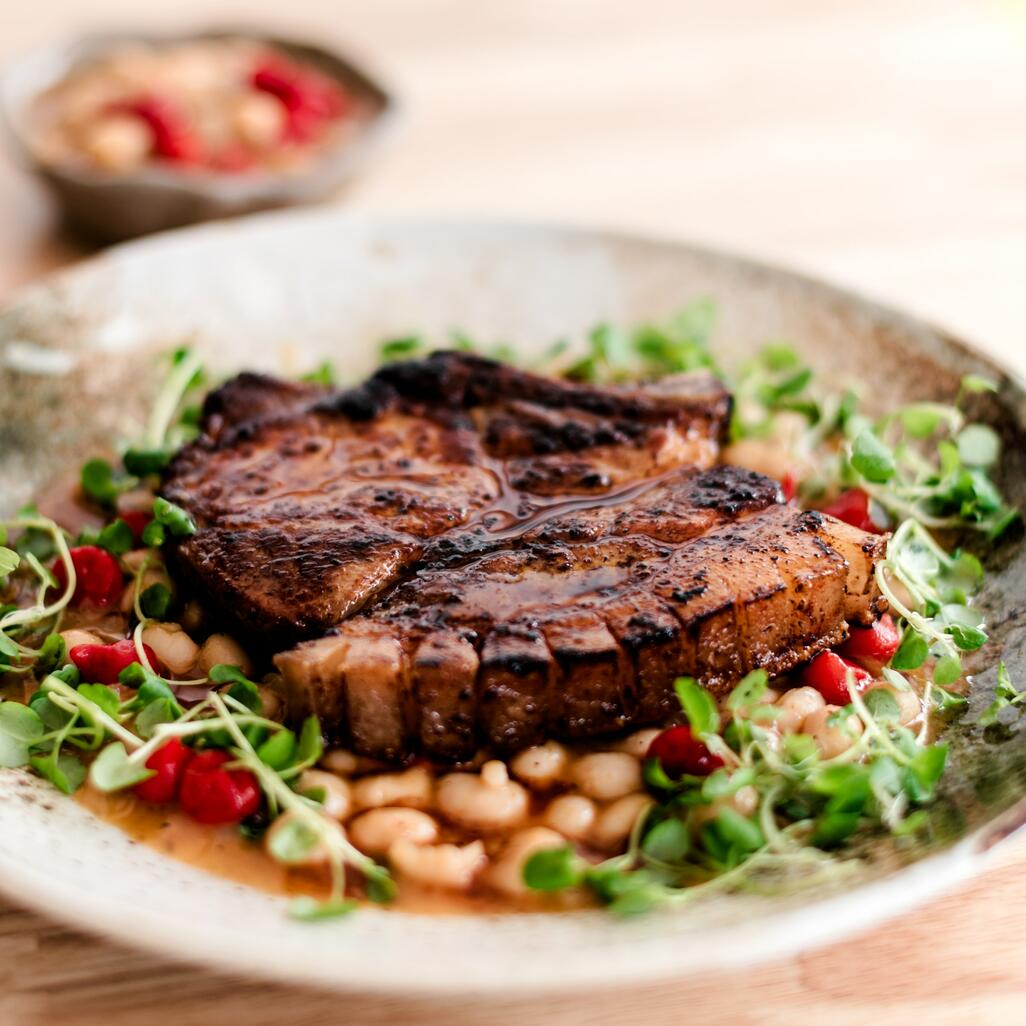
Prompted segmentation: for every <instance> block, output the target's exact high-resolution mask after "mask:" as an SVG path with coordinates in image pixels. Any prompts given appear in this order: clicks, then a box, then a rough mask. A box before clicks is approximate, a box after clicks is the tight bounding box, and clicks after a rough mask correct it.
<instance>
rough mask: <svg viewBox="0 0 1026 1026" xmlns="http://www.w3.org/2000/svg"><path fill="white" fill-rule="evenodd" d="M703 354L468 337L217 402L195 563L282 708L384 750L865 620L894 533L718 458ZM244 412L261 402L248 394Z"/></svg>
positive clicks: (532, 716)
mask: <svg viewBox="0 0 1026 1026" xmlns="http://www.w3.org/2000/svg"><path fill="white" fill-rule="evenodd" d="M729 408H730V403H729V397H728V396H727V395H726V393H725V392H724V391H723V389H722V387H721V386H719V385H717V384H716V383H715V382H713V381H712V380H711V379H709V378H708V377H705V376H700V377H698V378H695V377H690V376H682V377H679V378H674V379H669V380H667V381H663V382H661V383H660V384H659V385H658V386H650V387H639V388H636V389H605V388H593V387H589V386H582V385H574V384H570V383H566V382H558V381H553V380H549V379H546V378H540V377H536V376H534V375H530V374H526V373H523V372H519V371H515V370H512V369H511V368H508V367H505V366H502V365H499V364H495V363H492V362H490V361H487V360H482V359H480V358H476V357H470V356H466V355H462V354H451V353H442V354H436V355H435V356H433V357H430V358H428V359H427V360H425V361H421V362H415V363H408V364H401V365H394V366H392V367H388V368H385V369H383V370H382V371H379V372H378V373H377V374H376V375H374V376H373V377H372V378H371V379H370V380H369V381H368V382H367V383H366V384H365V385H363V386H361V387H360V388H357V389H354V390H351V391H348V392H340V393H330V394H326V393H322V392H314V391H313V390H310V389H303V388H301V387H297V386H285V385H282V384H281V383H279V382H275V381H273V380H270V379H262V378H256V377H253V376H243V377H242V378H239V379H236V380H235V381H234V382H230V383H229V384H228V385H226V386H225V387H224V388H223V389H221V390H220V391H219V392H217V393H214V394H213V396H211V398H210V399H209V400H208V404H207V407H206V410H205V418H204V433H203V436H202V437H201V438H200V440H199V441H198V442H197V443H194V444H193V445H192V446H189V447H187V448H186V449H185V450H183V452H182V453H180V454H179V456H178V457H177V458H176V460H175V461H174V463H173V465H172V467H171V468H170V471H169V474H168V477H167V480H166V482H165V489H164V493H165V495H167V497H168V498H170V499H172V500H173V501H175V502H177V503H179V504H180V505H182V506H184V507H185V508H186V509H188V510H189V511H190V512H191V513H192V515H193V516H194V517H195V519H196V521H197V525H198V531H197V533H196V534H195V535H194V536H193V537H191V538H189V539H187V540H186V541H185V542H184V543H183V544H182V545H181V546H180V548H179V550H178V553H177V558H178V561H179V564H180V565H181V567H182V568H183V569H184V570H185V571H186V573H187V574H188V575H189V576H191V577H192V579H193V580H194V581H196V582H197V583H199V584H200V585H201V586H202V589H203V591H204V592H205V593H206V594H207V595H208V596H213V597H214V599H215V601H216V602H217V603H218V605H219V607H220V611H221V613H222V615H225V616H228V617H230V618H234V619H236V620H237V621H238V622H239V623H240V624H241V625H242V626H243V627H244V628H246V629H248V630H250V631H251V632H259V633H260V634H262V635H263V636H265V637H266V636H270V637H274V638H284V639H296V638H302V637H307V638H309V637H311V636H313V635H323V636H321V637H318V639H317V640H311V641H308V642H306V643H304V644H300V645H299V646H298V647H296V648H295V649H293V650H292V651H289V652H285V653H282V654H280V655H279V656H277V658H276V663H277V665H278V667H279V669H280V670H281V671H282V674H283V677H284V680H285V682H286V688H287V692H288V702H289V710H290V715H292V716H294V717H299V716H302V715H305V714H307V713H311V712H312V713H316V714H317V715H319V716H320V717H321V722H322V724H323V725H324V726H325V728H326V729H327V730H328V732H329V733H330V734H332V735H333V736H334V737H336V738H338V739H345V740H348V741H349V742H350V743H351V744H352V745H353V747H354V748H356V750H358V751H360V752H363V753H366V754H370V755H375V756H379V757H383V758H397V757H400V756H404V755H407V754H410V753H413V752H418V751H419V752H423V753H425V754H428V755H432V756H436V757H440V758H447V759H459V758H464V757H467V756H469V755H470V754H472V752H473V751H474V750H475V749H476V748H477V747H478V746H479V745H481V744H486V745H488V746H490V747H492V748H494V749H496V750H499V751H512V750H515V749H517V748H520V747H523V746H526V745H530V744H534V743H537V742H538V741H540V740H542V739H543V738H545V737H548V736H559V737H570V738H583V737H593V736H599V735H603V734H610V733H613V732H616V731H617V730H621V729H623V728H625V727H627V726H641V725H646V724H654V723H662V722H665V721H666V720H667V718H668V717H670V716H671V715H672V714H673V710H674V702H675V700H674V696H673V681H674V679H675V678H676V677H677V676H679V675H680V674H682V673H686V674H691V675H694V676H697V677H699V678H700V679H701V680H702V681H703V682H704V683H706V684H707V685H709V686H711V687H713V688H719V687H725V686H728V685H729V684H730V683H731V682H733V681H735V680H737V679H738V678H739V677H740V676H742V675H743V674H744V673H746V672H747V671H748V670H750V669H753V668H756V667H763V668H765V669H767V670H768V671H769V672H771V673H779V672H783V671H786V670H788V669H790V668H792V667H794V666H796V665H798V664H799V663H801V662H803V661H804V660H807V659H809V658H811V657H812V656H813V655H815V654H817V653H818V652H820V651H822V650H823V649H824V648H827V647H829V646H831V645H834V644H837V643H838V642H839V641H841V640H843V638H844V637H845V635H846V633H847V630H848V624H849V623H850V622H853V621H858V622H868V620H870V619H871V618H872V616H873V615H874V613H875V612H876V611H878V607H879V605H880V602H881V600H880V598H879V596H878V593H877V591H876V588H875V585H874V583H873V576H872V569H873V564H874V561H875V560H876V559H877V558H878V557H879V556H880V555H881V554H882V546H883V541H882V539H880V538H878V537H874V536H872V535H868V534H865V533H864V532H861V531H858V530H856V529H854V528H851V527H848V526H847V525H845V524H842V523H840V522H838V521H836V520H833V519H832V518H829V517H825V516H823V515H821V514H818V513H807V512H805V513H803V512H801V511H799V510H796V509H794V508H792V507H790V506H786V505H783V504H782V503H781V498H780V495H779V490H778V487H777V485H776V483H775V482H772V481H770V480H769V479H767V478H764V477H761V476H759V475H757V474H753V473H751V472H749V471H745V470H740V469H738V468H733V467H713V466H712V464H713V462H714V461H715V457H716V454H717V451H718V442H719V440H720V438H721V436H722V434H723V432H724V429H725V425H726V422H727V418H728V416H729ZM249 411H253V412H252V413H250V412H249Z"/></svg>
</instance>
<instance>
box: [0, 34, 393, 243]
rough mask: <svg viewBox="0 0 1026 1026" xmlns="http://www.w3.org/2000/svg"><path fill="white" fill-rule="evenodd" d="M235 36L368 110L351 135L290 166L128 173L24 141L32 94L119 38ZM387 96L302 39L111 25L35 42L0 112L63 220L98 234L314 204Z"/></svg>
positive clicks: (368, 145) (2, 95) (5, 90)
mask: <svg viewBox="0 0 1026 1026" xmlns="http://www.w3.org/2000/svg"><path fill="white" fill-rule="evenodd" d="M231 38H241V39H247V40H255V41H257V42H261V43H267V44H268V45H269V46H273V47H274V48H276V49H278V50H281V51H283V52H284V53H286V54H288V55H290V56H292V57H294V58H296V59H297V60H301V61H303V62H305V63H308V64H311V65H313V66H314V67H316V68H318V69H319V70H320V71H322V72H324V73H326V74H328V75H330V76H331V77H332V78H334V79H336V80H337V81H339V82H340V83H341V84H342V85H344V86H345V88H346V89H347V90H348V91H349V92H350V93H351V94H353V95H354V96H355V97H356V98H357V100H358V101H359V103H360V105H361V108H362V109H363V110H365V111H366V114H365V115H364V116H363V118H362V119H361V121H360V123H359V124H358V125H357V126H356V127H355V130H354V132H353V134H352V135H350V136H347V137H346V138H345V139H342V140H340V141H339V142H338V144H337V145H335V146H332V147H331V148H329V149H327V150H326V151H325V152H324V153H323V154H320V155H318V156H317V157H315V158H314V159H313V160H312V161H311V163H310V165H309V167H308V168H304V169H302V170H300V171H296V172H294V173H291V174H273V173H260V172H250V173H247V174H229V173H225V172H216V171H203V170H198V171H190V172H189V173H187V174H186V173H182V172H179V171H176V170H174V169H173V168H163V167H156V166H151V167H146V168H143V169H142V170H139V171H134V172H132V173H130V174H125V175H114V174H106V173H103V172H99V171H91V170H88V169H81V168H67V167H56V166H51V165H49V164H46V163H44V162H42V161H41V160H40V159H39V158H38V157H37V156H36V154H35V153H34V152H33V150H32V146H31V144H30V142H29V132H28V130H27V129H28V127H29V126H28V124H27V120H28V118H29V117H30V116H31V107H32V104H33V102H34V101H35V99H36V98H37V97H38V96H40V95H41V94H42V93H43V92H45V91H46V90H47V89H49V88H50V87H52V86H54V85H56V84H57V83H58V82H59V81H60V80H61V79H63V78H64V77H65V76H66V75H67V74H68V73H69V72H70V71H71V70H72V69H74V68H75V67H78V66H79V65H81V64H84V63H88V62H89V61H91V60H95V59H97V58H99V57H102V56H103V54H105V53H106V52H107V51H109V50H110V49H112V48H113V47H116V46H118V45H122V44H125V43H151V44H155V45H158V46H159V45H162V44H172V43H178V42H186V41H189V40H200V39H231ZM395 108H396V103H395V99H394V98H393V97H392V95H391V94H390V93H389V92H388V91H387V90H386V89H385V88H384V87H383V86H382V85H381V84H380V83H378V82H377V81H375V79H373V78H372V77H371V76H370V75H369V74H368V73H367V72H366V71H364V70H363V69H362V68H360V67H359V66H358V65H356V64H354V63H352V62H351V61H349V60H348V59H346V58H345V57H343V56H341V55H340V54H336V53H333V52H331V51H329V50H325V49H322V48H321V47H318V46H314V45H312V44H308V43H300V42H296V41H294V40H290V39H283V38H281V37H278V36H275V35H271V34H267V33H262V32H253V31H244V30H238V29H235V30H229V29H223V30H211V31H204V32H195V33H180V34H175V35H149V34H129V33H109V34H104V35H96V36H90V37H88V38H85V39H81V40H79V41H77V42H74V43H69V44H64V45H60V46H56V47H51V48H47V49H44V50H39V51H36V52H34V53H31V54H28V55H26V56H25V57H22V58H21V59H19V60H18V61H16V62H14V63H12V64H11V65H10V66H8V68H7V69H6V70H5V73H4V76H3V79H2V81H0V113H2V115H3V118H4V121H5V122H6V127H7V130H8V134H9V136H10V139H11V141H12V143H13V145H14V148H15V150H16V151H17V153H18V155H19V156H20V158H21V159H22V161H23V162H24V163H25V164H26V165H27V166H28V167H29V168H31V170H33V171H34V172H35V174H36V175H38V176H39V177H40V178H41V179H42V180H43V181H44V182H46V184H47V185H48V186H49V187H50V188H51V190H52V191H53V193H54V195H55V196H56V197H57V199H58V201H59V202H60V204H61V208H62V210H63V212H64V215H65V217H66V219H67V221H68V223H69V225H70V226H71V227H72V228H74V229H75V230H77V231H79V232H82V233H83V234H85V235H88V236H89V237H91V238H93V239H95V240H97V241H100V242H119V241H122V240H124V239H131V238H135V237H136V236H139V235H147V234H149V233H150V232H156V231H162V230H163V229H165V228H180V227H181V226H183V225H187V224H195V223H196V222H199V221H210V220H214V219H218V218H225V217H236V216H238V215H240V214H248V213H252V212H253V211H256V210H269V209H272V208H275V207H287V206H296V205H299V204H307V203H316V202H318V201H320V200H323V199H326V198H327V197H329V196H331V195H332V194H334V193H336V192H338V191H339V190H340V189H341V188H342V187H343V186H345V185H347V184H348V183H349V182H351V181H352V180H353V179H354V178H355V177H356V176H357V174H358V173H359V172H360V171H361V170H362V168H363V165H364V164H365V163H366V161H367V158H368V157H369V156H370V154H371V152H372V150H373V149H374V147H375V146H377V145H378V144H379V143H380V142H381V139H382V137H383V134H384V130H385V129H386V128H387V127H388V126H390V125H391V124H392V122H393V120H394V117H395Z"/></svg>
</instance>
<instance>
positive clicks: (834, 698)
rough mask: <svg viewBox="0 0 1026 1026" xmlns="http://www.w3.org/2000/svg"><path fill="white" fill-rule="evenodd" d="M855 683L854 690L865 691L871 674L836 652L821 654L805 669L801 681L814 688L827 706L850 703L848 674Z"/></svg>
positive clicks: (869, 682) (871, 680)
mask: <svg viewBox="0 0 1026 1026" xmlns="http://www.w3.org/2000/svg"><path fill="white" fill-rule="evenodd" d="M849 673H850V674H851V675H852V677H853V678H854V682H855V690H856V691H858V692H860V693H861V692H862V691H865V689H866V688H867V687H868V686H869V685H870V684H871V683H872V682H873V677H872V675H871V674H869V673H867V672H866V671H865V670H863V669H862V667H861V666H856V665H855V664H854V663H849V662H848V660H847V659H842V658H841V657H840V656H839V655H838V654H837V653H836V652H821V653H820V654H819V655H818V656H816V658H815V659H813V660H812V662H811V663H809V665H808V666H806V667H805V670H804V672H803V673H802V680H803V681H804V682H805V683H806V684H808V685H809V686H810V687H813V688H815V689H816V690H817V691H818V692H819V693H820V694H821V695H822V696H823V698H824V700H825V701H826V702H827V704H829V705H847V704H848V703H849V702H850V701H851V695H850V694H849V693H848V674H849Z"/></svg>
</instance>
